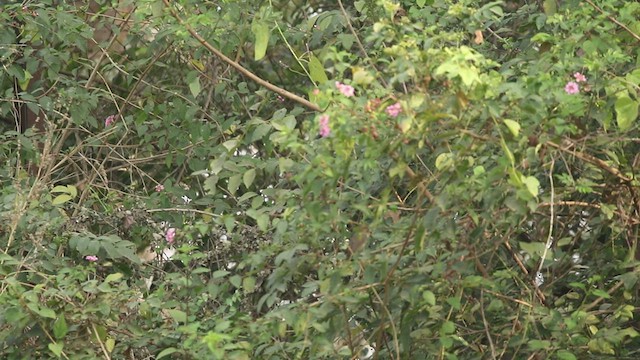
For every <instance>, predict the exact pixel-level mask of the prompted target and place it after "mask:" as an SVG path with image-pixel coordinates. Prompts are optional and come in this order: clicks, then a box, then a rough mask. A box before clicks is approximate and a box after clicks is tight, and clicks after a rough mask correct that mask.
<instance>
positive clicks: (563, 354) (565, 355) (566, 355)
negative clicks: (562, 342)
mask: <svg viewBox="0 0 640 360" xmlns="http://www.w3.org/2000/svg"><path fill="white" fill-rule="evenodd" d="M556 356H557V357H558V360H577V358H576V356H575V355H573V353H571V352H570V351H568V350H558V352H557V353H556Z"/></svg>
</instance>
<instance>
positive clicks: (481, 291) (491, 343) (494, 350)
mask: <svg viewBox="0 0 640 360" xmlns="http://www.w3.org/2000/svg"><path fill="white" fill-rule="evenodd" d="M480 315H482V323H483V324H484V332H485V334H487V340H488V341H489V348H490V349H491V358H492V359H497V357H496V348H495V346H493V339H491V333H490V332H489V323H487V318H486V317H485V316H484V290H480Z"/></svg>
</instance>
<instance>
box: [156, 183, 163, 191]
mask: <svg viewBox="0 0 640 360" xmlns="http://www.w3.org/2000/svg"><path fill="white" fill-rule="evenodd" d="M162 190H164V185H162V184H158V185H156V192H160V191H162Z"/></svg>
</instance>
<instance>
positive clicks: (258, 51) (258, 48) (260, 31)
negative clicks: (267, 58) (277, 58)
mask: <svg viewBox="0 0 640 360" xmlns="http://www.w3.org/2000/svg"><path fill="white" fill-rule="evenodd" d="M251 31H252V32H253V35H254V36H255V38H256V42H255V44H254V50H253V59H254V60H255V61H258V60H260V59H262V58H263V57H264V55H265V54H266V53H267V45H269V35H270V33H269V26H268V25H267V24H266V23H264V22H262V21H254V23H253V24H251Z"/></svg>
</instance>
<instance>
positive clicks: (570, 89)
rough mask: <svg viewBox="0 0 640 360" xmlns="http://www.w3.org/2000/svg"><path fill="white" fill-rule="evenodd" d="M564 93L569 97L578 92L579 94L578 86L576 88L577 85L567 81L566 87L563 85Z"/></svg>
mask: <svg viewBox="0 0 640 360" xmlns="http://www.w3.org/2000/svg"><path fill="white" fill-rule="evenodd" d="M564 91H566V92H567V94H570V95H572V94H577V93H578V92H580V86H578V83H576V82H574V81H569V82H568V83H567V85H565V87H564Z"/></svg>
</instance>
